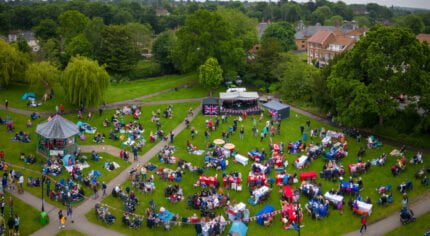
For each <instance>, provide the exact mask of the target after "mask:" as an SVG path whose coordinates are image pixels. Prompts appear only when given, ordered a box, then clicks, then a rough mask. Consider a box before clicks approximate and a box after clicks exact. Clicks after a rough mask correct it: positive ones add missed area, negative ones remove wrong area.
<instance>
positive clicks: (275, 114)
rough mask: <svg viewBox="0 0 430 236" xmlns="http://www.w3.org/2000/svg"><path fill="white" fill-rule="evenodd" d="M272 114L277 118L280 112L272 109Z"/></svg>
mask: <svg viewBox="0 0 430 236" xmlns="http://www.w3.org/2000/svg"><path fill="white" fill-rule="evenodd" d="M269 112H270V115H271V116H272V118H273V119H276V118H277V117H278V112H277V111H275V110H270V111H269Z"/></svg>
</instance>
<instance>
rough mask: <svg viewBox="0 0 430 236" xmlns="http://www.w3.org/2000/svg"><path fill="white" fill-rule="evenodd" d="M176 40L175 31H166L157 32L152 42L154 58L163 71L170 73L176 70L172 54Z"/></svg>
mask: <svg viewBox="0 0 430 236" xmlns="http://www.w3.org/2000/svg"><path fill="white" fill-rule="evenodd" d="M176 42H177V38H176V35H175V33H174V32H173V31H166V32H163V33H161V34H159V35H158V36H157V38H156V39H155V41H154V43H153V44H152V54H153V55H154V59H155V61H156V62H158V63H159V64H160V65H161V69H162V70H163V72H164V73H171V72H174V71H175V70H176V69H175V64H174V61H173V55H172V52H173V49H174V48H175V45H176Z"/></svg>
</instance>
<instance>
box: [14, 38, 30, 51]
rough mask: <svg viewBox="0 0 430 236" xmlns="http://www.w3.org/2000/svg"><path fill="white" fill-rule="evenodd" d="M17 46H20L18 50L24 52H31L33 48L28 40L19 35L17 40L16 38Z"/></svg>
mask: <svg viewBox="0 0 430 236" xmlns="http://www.w3.org/2000/svg"><path fill="white" fill-rule="evenodd" d="M16 46H17V47H18V50H19V51H21V52H23V53H30V52H31V48H30V46H28V43H27V40H25V38H23V37H21V36H18V38H17V40H16Z"/></svg>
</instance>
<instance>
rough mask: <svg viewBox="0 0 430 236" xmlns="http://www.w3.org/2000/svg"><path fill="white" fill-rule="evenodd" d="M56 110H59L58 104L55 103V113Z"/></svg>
mask: <svg viewBox="0 0 430 236" xmlns="http://www.w3.org/2000/svg"><path fill="white" fill-rule="evenodd" d="M58 112H59V108H58V105H55V113H56V114H58Z"/></svg>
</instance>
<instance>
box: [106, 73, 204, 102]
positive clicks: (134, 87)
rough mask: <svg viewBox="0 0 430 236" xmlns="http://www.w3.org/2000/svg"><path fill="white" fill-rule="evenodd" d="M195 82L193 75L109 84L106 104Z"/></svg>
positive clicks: (168, 76)
mask: <svg viewBox="0 0 430 236" xmlns="http://www.w3.org/2000/svg"><path fill="white" fill-rule="evenodd" d="M196 80H197V76H196V75H195V74H186V75H166V76H162V77H155V78H150V79H142V80H134V81H130V82H125V83H118V84H111V86H110V87H109V88H108V91H107V92H106V99H105V102H106V103H111V102H117V101H123V100H128V99H133V98H136V97H141V96H144V95H148V94H151V93H155V92H158V91H162V90H165V89H169V88H173V87H177V86H181V85H184V84H187V83H192V82H193V81H196Z"/></svg>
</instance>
